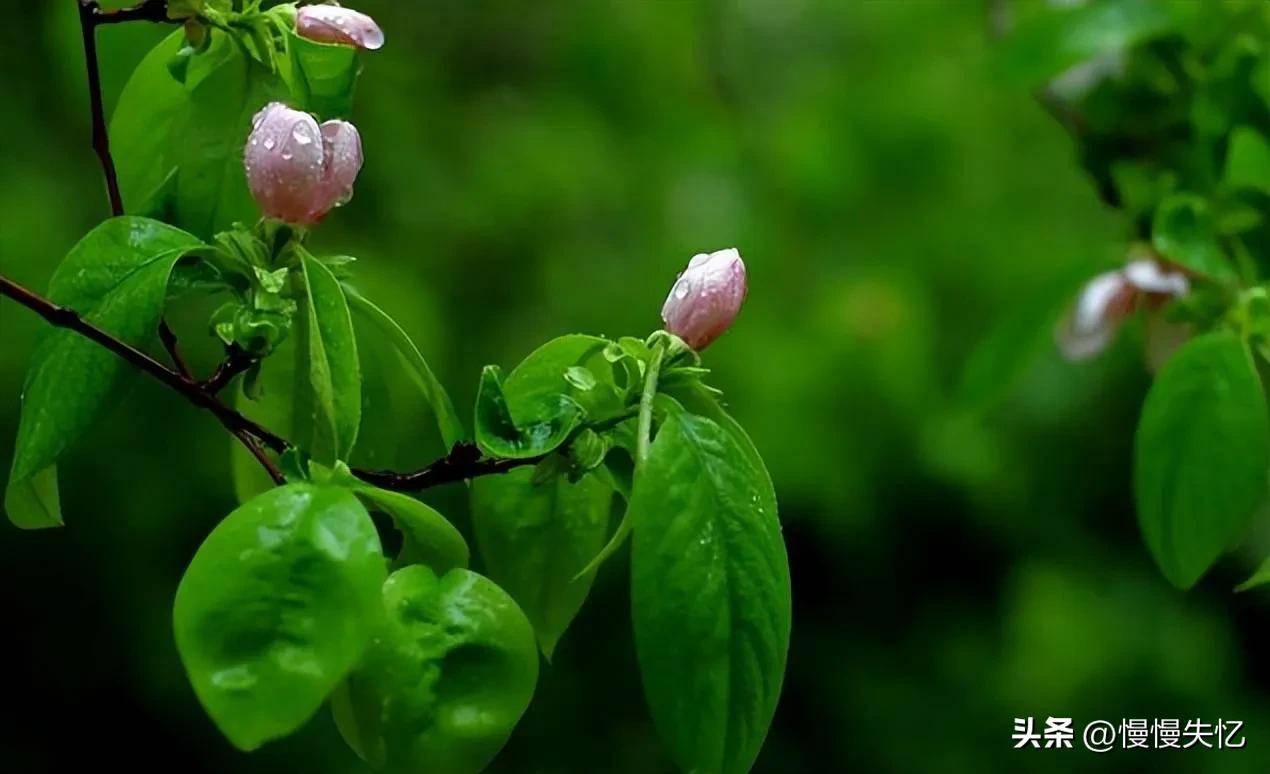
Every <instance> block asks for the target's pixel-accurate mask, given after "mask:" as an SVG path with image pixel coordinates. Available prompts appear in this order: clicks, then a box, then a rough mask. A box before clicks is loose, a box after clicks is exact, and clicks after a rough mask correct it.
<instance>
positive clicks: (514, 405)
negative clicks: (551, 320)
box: [503, 333, 621, 422]
mask: <svg viewBox="0 0 1270 774" xmlns="http://www.w3.org/2000/svg"><path fill="white" fill-rule="evenodd" d="M611 343H612V342H610V341H609V340H608V339H605V338H601V337H599V336H588V335H586V334H581V333H574V334H569V335H567V336H560V337H558V338H555V339H552V340H551V341H549V342H547V343H546V344H543V345H542V346H541V347H539V348H538V349H536V350H534V351H533V352H531V353H530V354H529V356H528V357H526V358H525V359H524V360H522V361H521V362H520V364H519V365H518V366H516V367H515V368H514V369H512V372H511V373H510V374H508V375H507V379H506V381H505V382H504V383H503V389H504V391H505V392H506V395H507V405H508V408H509V409H510V410H511V413H512V416H514V417H516V418H517V420H520V421H524V422H533V421H536V420H538V419H541V418H543V417H545V416H550V415H551V414H553V413H554V412H555V411H556V409H557V407H558V406H559V398H558V396H560V395H565V396H567V397H569V398H570V399H571V400H572V401H573V402H575V403H576V404H577V405H579V406H581V407H582V408H583V410H585V411H586V413H587V415H588V416H589V417H591V418H593V419H596V418H600V417H602V416H604V415H605V414H612V413H616V412H617V411H619V410H620V409H621V402H620V398H619V396H618V392H617V387H616V385H615V384H614V381H613V370H612V366H611V365H610V364H609V362H608V361H607V360H606V359H605V358H604V357H603V352H604V348H605V347H607V346H608V345H609V344H611ZM579 383H582V384H583V385H590V386H579Z"/></svg>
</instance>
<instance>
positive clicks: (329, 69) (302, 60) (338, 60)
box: [284, 27, 361, 118]
mask: <svg viewBox="0 0 1270 774" xmlns="http://www.w3.org/2000/svg"><path fill="white" fill-rule="evenodd" d="M284 34H285V35H286V45H287V51H288V53H289V54H290V58H291V61H290V64H291V70H290V72H291V93H292V94H293V95H294V97H295V99H296V100H297V101H298V102H299V103H300V104H303V105H304V106H305V108H306V109H307V110H310V111H312V112H314V113H316V114H318V115H319V116H322V117H323V118H347V117H348V116H349V114H351V113H352V112H353V91H354V89H355V87H356V86H357V76H358V75H359V74H360V72H361V65H360V63H359V62H358V58H357V49H355V48H352V47H351V46H332V45H327V44H325V43H315V42H313V41H311V40H306V39H305V38H302V37H300V36H298V35H296V34H295V32H294V30H293V28H291V27H288V28H287V29H286V31H285V33H284Z"/></svg>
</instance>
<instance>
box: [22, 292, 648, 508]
mask: <svg viewBox="0 0 1270 774" xmlns="http://www.w3.org/2000/svg"><path fill="white" fill-rule="evenodd" d="M0 296H6V297H8V298H11V299H13V300H14V301H17V302H18V303H19V304H21V305H22V306H25V307H26V308H27V309H30V310H31V311H33V312H35V313H36V314H38V315H40V316H41V317H43V318H44V319H45V320H47V321H48V322H49V323H51V324H52V325H55V326H57V327H59V328H64V329H66V330H70V331H73V332H75V333H77V334H79V335H80V336H83V337H84V338H86V339H88V340H89V341H92V342H93V343H95V344H97V345H99V346H101V347H103V348H105V349H107V350H109V351H111V352H113V353H114V354H116V355H118V356H119V357H121V358H123V359H124V360H125V361H127V362H128V363H129V364H130V365H132V366H134V367H136V368H138V369H139V370H141V371H143V372H145V373H147V374H149V375H150V376H152V377H154V378H155V379H157V380H158V381H160V382H162V383H163V384H164V386H166V387H168V388H170V389H172V390H174V391H176V392H177V393H178V394H180V395H181V396H182V397H184V398H185V399H186V400H188V401H189V402H190V403H193V404H194V405H195V406H198V407H199V408H202V409H205V410H207V411H209V412H211V413H212V415H213V416H215V417H216V419H217V420H219V421H220V423H221V424H222V425H224V427H225V429H226V430H228V431H229V432H230V433H232V434H233V435H234V436H235V437H236V438H238V440H239V441H241V442H242V444H243V445H244V446H246V447H247V450H248V451H250V452H251V453H252V455H253V456H255V457H256V459H257V460H259V461H260V464H261V465H263V466H264V467H265V469H266V470H267V471H269V475H270V476H272V477H273V480H274V481H275V482H276V483H279V484H281V483H283V482H284V479H283V477H282V473H281V472H280V471H279V470H278V466H277V465H276V464H275V463H274V462H273V460H271V459H270V458H269V456H268V455H267V454H266V453H265V450H266V449H268V450H269V451H272V452H274V453H276V454H281V453H282V452H284V451H287V450H288V449H290V448H292V446H291V444H290V443H289V442H288V441H287V440H286V439H284V438H282V437H281V436H279V435H277V434H275V433H273V432H272V431H270V430H267V429H266V428H264V427H262V426H260V425H259V424H258V423H256V422H253V421H252V420H250V419H248V418H247V417H245V416H243V415H242V414H240V413H239V412H237V411H235V410H234V409H232V408H230V407H229V406H227V405H226V404H225V403H223V402H222V401H221V400H220V398H218V397H217V396H216V394H215V392H212V391H211V390H209V389H208V388H209V386H211V387H218V385H217V383H215V382H213V380H214V379H216V374H213V376H212V379H208V380H207V381H206V382H197V381H194V380H193V379H191V378H189V377H187V376H183V375H182V374H180V373H178V372H176V371H174V370H172V369H171V368H169V367H167V366H166V365H164V364H163V363H160V362H159V361H158V360H155V359H154V358H153V357H151V356H150V355H147V354H146V353H145V352H142V351H141V350H140V349H137V348H136V347H134V346H132V345H131V344H128V343H127V342H124V341H121V340H119V339H117V338H115V337H114V336H113V335H111V334H110V333H108V332H106V331H104V330H102V329H101V328H99V327H97V326H96V325H93V324H92V323H90V322H88V321H87V320H85V319H84V318H82V317H80V315H79V314H78V313H77V312H75V311H74V310H72V309H67V308H66V307H63V306H59V305H57V304H55V303H53V302H52V301H49V300H48V299H46V298H44V297H43V296H40V295H39V294H37V293H34V292H32V291H30V290H28V289H26V288H24V287H22V286H21V285H19V284H18V283H16V282H14V281H12V280H10V279H9V278H7V277H5V276H4V275H2V274H0ZM230 360H233V354H232V353H231V356H230ZM227 362H229V361H227ZM229 370H230V369H229V368H227V367H226V366H222V367H221V368H219V369H217V373H222V372H227V371H229ZM235 373H237V372H235ZM230 378H232V374H231V375H230V376H229V377H224V381H225V382H228V380H229V379H230ZM209 383H211V384H210V385H209ZM219 386H220V387H223V386H224V385H223V384H221V385H219ZM218 388H219V387H218ZM626 418H628V417H626V416H622V417H615V418H614V420H613V421H618V420H620V419H626ZM544 456H545V455H544ZM542 459H543V457H542V456H539V457H531V458H528V459H493V458H489V457H483V456H481V453H480V450H479V449H477V448H476V446H475V445H474V444H471V443H459V444H456V445H455V446H454V448H453V449H451V450H450V453H449V454H447V455H446V456H444V457H442V458H440V459H438V460H436V461H435V462H433V463H431V464H430V465H428V466H426V467H424V468H422V469H420V470H417V471H413V472H409V473H397V472H393V471H378V470H359V469H354V470H353V474H354V475H356V476H357V477H358V478H360V479H362V480H363V481H365V482H367V483H369V484H373V485H375V486H377V487H380V488H381V489H392V490H396V491H405V492H412V491H420V490H423V489H430V488H431V487H434V486H440V485H442V484H451V483H454V482H457V481H463V480H465V479H469V478H476V477H478V476H488V475H496V474H499V473H506V472H507V471H509V470H512V469H513V468H518V467H521V466H523V465H534V464H537V463H538V462H540V461H541V460H542Z"/></svg>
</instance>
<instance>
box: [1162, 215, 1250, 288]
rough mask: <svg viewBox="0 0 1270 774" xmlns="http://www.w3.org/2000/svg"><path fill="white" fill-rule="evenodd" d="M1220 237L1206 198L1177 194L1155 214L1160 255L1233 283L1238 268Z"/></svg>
mask: <svg viewBox="0 0 1270 774" xmlns="http://www.w3.org/2000/svg"><path fill="white" fill-rule="evenodd" d="M1217 237H1218V235H1217V227H1216V224H1215V223H1214V220H1213V214H1212V213H1211V212H1210V211H1209V209H1208V205H1207V203H1206V202H1205V201H1204V199H1203V198H1202V197H1199V196H1195V195H1192V194H1173V195H1172V196H1169V197H1168V198H1167V199H1165V200H1164V201H1163V202H1161V203H1160V206H1159V207H1158V208H1157V209H1156V211H1155V221H1154V223H1153V224H1152V226H1151V238H1152V244H1153V245H1154V246H1155V249H1156V250H1157V251H1158V252H1159V253H1160V255H1162V256H1164V257H1165V258H1168V259H1169V260H1171V261H1173V262H1175V263H1177V264H1179V265H1181V266H1185V267H1186V268H1188V269H1190V270H1191V271H1193V272H1195V273H1196V274H1199V275H1201V276H1203V277H1208V278H1211V279H1219V280H1225V279H1230V278H1231V277H1232V276H1233V275H1234V267H1233V266H1231V264H1230V262H1229V261H1228V260H1227V259H1226V256H1225V254H1224V253H1223V252H1222V249H1221V245H1220V244H1219V243H1218V240H1217Z"/></svg>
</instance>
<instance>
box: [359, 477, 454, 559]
mask: <svg viewBox="0 0 1270 774" xmlns="http://www.w3.org/2000/svg"><path fill="white" fill-rule="evenodd" d="M353 491H354V492H356V493H357V496H358V497H360V498H362V501H363V502H365V503H366V506H367V507H368V508H370V509H371V510H377V511H382V512H384V513H386V514H388V515H389V516H391V517H392V520H393V521H394V522H395V523H396V524H397V529H399V530H401V534H402V538H403V541H404V542H403V544H402V546H401V554H400V555H399V556H398V557H397V565H398V566H405V565H410V564H425V565H427V566H428V567H431V568H432V569H433V570H435V571H436V572H439V573H445V572H447V571H449V570H452V569H454V568H456V567H467V563H468V559H469V552H468V547H467V541H466V540H464V539H463V535H462V534H461V533H460V532H459V531H458V530H457V529H455V527H454V525H453V524H451V523H450V522H449V521H448V520H447V519H446V518H445V517H444V516H442V515H441V514H440V513H437V511H435V510H434V509H433V508H432V507H431V506H429V505H427V504H426V503H421V502H419V501H418V500H416V499H414V498H413V497H410V496H409V495H404V494H401V493H399V492H390V491H388V490H385V489H378V488H376V487H373V486H356V487H354V489H353Z"/></svg>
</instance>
